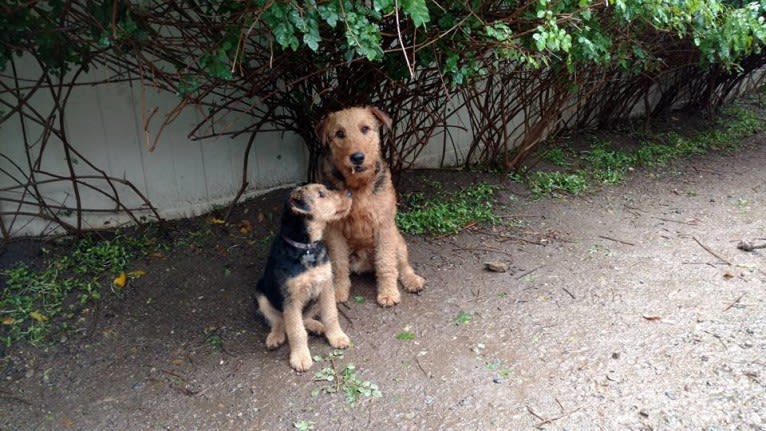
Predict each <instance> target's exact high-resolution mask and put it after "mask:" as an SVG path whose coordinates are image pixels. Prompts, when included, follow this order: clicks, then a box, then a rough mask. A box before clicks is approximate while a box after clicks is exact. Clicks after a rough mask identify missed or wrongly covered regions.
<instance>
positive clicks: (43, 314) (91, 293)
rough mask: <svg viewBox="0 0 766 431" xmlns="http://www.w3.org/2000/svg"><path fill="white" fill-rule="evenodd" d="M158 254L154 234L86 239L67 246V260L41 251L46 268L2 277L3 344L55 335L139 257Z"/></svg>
mask: <svg viewBox="0 0 766 431" xmlns="http://www.w3.org/2000/svg"><path fill="white" fill-rule="evenodd" d="M156 249H157V245H156V241H155V240H154V238H153V237H152V236H151V232H145V233H144V234H141V235H132V236H129V235H125V234H123V233H122V232H120V231H117V232H116V233H115V235H114V236H113V237H112V238H111V239H106V240H96V239H95V238H94V237H85V238H82V239H79V240H77V241H75V242H73V243H70V244H68V245H67V254H64V255H56V253H54V251H51V250H48V249H43V253H44V254H45V263H44V265H43V266H42V267H40V268H33V267H31V266H29V265H27V264H26V263H23V262H21V263H18V264H17V265H15V266H14V267H12V268H10V269H8V270H6V271H3V272H0V276H2V277H3V278H4V279H5V288H4V289H3V291H2V292H0V323H1V325H0V339H1V340H2V342H3V343H4V344H5V345H7V346H10V345H12V344H14V343H16V342H18V341H27V342H30V343H33V344H38V343H41V342H43V341H44V340H45V339H46V337H47V336H48V335H50V334H51V333H52V332H53V331H54V330H61V329H66V328H68V327H69V326H70V323H69V321H70V320H71V319H72V318H73V317H74V316H75V315H76V313H77V312H78V310H79V309H81V308H82V307H84V306H86V305H87V304H88V303H90V302H92V301H96V300H99V299H101V297H102V288H103V286H104V285H105V284H107V283H111V280H112V279H113V277H114V276H115V275H117V274H120V273H124V272H125V271H126V270H127V268H128V265H129V263H130V261H132V260H133V259H134V258H135V257H137V256H140V255H143V254H147V253H149V252H151V251H154V250H156Z"/></svg>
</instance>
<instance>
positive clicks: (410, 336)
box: [394, 331, 415, 341]
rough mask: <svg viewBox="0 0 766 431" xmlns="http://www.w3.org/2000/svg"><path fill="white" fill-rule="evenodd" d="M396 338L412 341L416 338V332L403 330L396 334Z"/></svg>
mask: <svg viewBox="0 0 766 431" xmlns="http://www.w3.org/2000/svg"><path fill="white" fill-rule="evenodd" d="M394 338H396V339H397V340H401V341H412V340H414V339H415V333H414V332H412V331H402V332H400V333H398V334H396V337H394Z"/></svg>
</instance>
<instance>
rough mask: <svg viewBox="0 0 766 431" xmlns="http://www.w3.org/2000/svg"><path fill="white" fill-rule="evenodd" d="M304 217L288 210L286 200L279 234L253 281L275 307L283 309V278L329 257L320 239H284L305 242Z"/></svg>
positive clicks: (284, 291) (284, 287) (286, 279)
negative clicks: (311, 242)
mask: <svg viewBox="0 0 766 431" xmlns="http://www.w3.org/2000/svg"><path fill="white" fill-rule="evenodd" d="M307 217H310V216H306V215H299V214H295V213H294V212H293V211H291V210H290V206H289V204H286V205H285V208H284V210H283V211H282V220H281V227H280V231H279V234H278V235H277V237H276V238H275V239H274V242H273V243H272V244H271V251H270V252H269V258H268V260H267V261H266V268H265V269H264V272H263V276H262V277H261V279H260V280H258V284H257V285H256V291H257V292H259V293H261V294H263V295H265V296H266V298H268V300H269V302H271V305H273V306H274V308H276V309H277V310H279V311H283V307H284V303H285V300H286V298H287V297H288V295H289V293H288V292H287V290H286V283H287V281H288V280H289V279H291V278H293V277H295V276H297V275H300V274H302V273H303V272H305V271H306V270H307V269H309V268H313V267H316V266H319V265H322V264H324V263H327V262H328V261H329V258H328V256H327V248H326V247H325V245H324V243H323V242H321V241H320V242H317V243H314V244H312V246H311V248H300V247H296V246H293V245H291V244H288V242H287V241H285V239H284V238H288V239H289V240H291V241H294V242H297V243H302V244H309V242H310V239H309V235H308V231H307V229H306V221H307Z"/></svg>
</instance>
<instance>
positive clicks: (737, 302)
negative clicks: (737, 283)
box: [723, 293, 745, 311]
mask: <svg viewBox="0 0 766 431" xmlns="http://www.w3.org/2000/svg"><path fill="white" fill-rule="evenodd" d="M744 297H745V294H744V293H743V294H742V295H739V296H738V297H737V299H735V300H734V302H732V303H731V304H729V305H728V306H727V307H726V308H724V309H723V311H729V310H730V309H731V308H732V307H734V306H735V305H737V304H739V301H740V300H741V299H742V298H744Z"/></svg>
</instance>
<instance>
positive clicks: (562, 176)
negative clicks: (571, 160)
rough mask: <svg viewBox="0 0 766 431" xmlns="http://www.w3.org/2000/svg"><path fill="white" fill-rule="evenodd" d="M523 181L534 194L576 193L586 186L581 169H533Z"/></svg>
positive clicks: (586, 182)
mask: <svg viewBox="0 0 766 431" xmlns="http://www.w3.org/2000/svg"><path fill="white" fill-rule="evenodd" d="M525 181H526V183H527V186H528V187H529V188H530V190H531V191H532V193H533V194H534V195H535V196H542V195H551V194H554V193H560V192H566V193H569V194H573V195H578V194H580V193H582V192H584V191H585V190H586V189H587V188H588V179H587V178H586V176H585V173H584V172H582V171H578V172H574V173H566V172H558V171H554V172H543V171H535V172H532V173H530V174H529V175H527V177H526V180H525Z"/></svg>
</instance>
